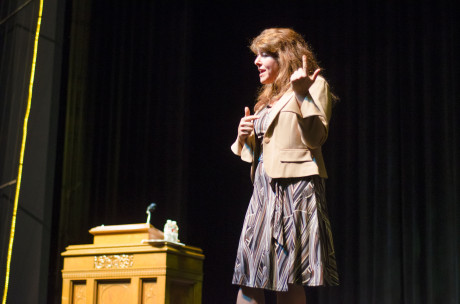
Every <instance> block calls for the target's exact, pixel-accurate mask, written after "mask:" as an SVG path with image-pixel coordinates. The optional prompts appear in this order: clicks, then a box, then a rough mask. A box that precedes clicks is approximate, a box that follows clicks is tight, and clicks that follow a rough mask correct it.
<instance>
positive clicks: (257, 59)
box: [254, 55, 261, 66]
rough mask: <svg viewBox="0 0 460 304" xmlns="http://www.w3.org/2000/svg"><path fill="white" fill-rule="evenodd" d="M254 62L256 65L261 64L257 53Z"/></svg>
mask: <svg viewBox="0 0 460 304" xmlns="http://www.w3.org/2000/svg"><path fill="white" fill-rule="evenodd" d="M254 64H255V65H257V66H259V65H261V62H260V55H258V56H257V57H256V60H254Z"/></svg>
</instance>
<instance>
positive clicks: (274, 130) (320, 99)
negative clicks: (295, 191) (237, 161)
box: [231, 76, 332, 179]
mask: <svg viewBox="0 0 460 304" xmlns="http://www.w3.org/2000/svg"><path fill="white" fill-rule="evenodd" d="M309 92H310V96H307V97H306V98H305V100H304V101H303V102H302V105H301V106H300V107H299V104H298V102H297V100H296V97H295V94H294V92H293V91H292V89H290V90H288V91H287V92H286V93H285V94H284V95H283V96H282V97H281V98H280V100H278V102H276V103H275V105H274V106H273V108H272V110H271V111H270V113H269V124H268V129H267V132H266V133H265V135H264V138H263V140H262V145H263V154H264V157H263V162H264V166H265V171H266V172H267V174H268V176H270V177H271V178H288V177H302V176H310V175H320V176H321V177H327V173H326V167H325V165H324V160H323V155H322V153H321V145H322V144H323V143H324V142H325V141H326V138H327V134H328V130H329V120H330V118H331V108H332V101H331V94H330V91H329V85H328V84H327V82H326V80H325V79H324V78H323V77H321V76H318V77H317V78H316V80H315V82H314V83H313V85H312V86H311V87H310V89H309ZM231 149H232V151H233V153H235V154H236V155H239V156H241V159H242V160H244V161H246V162H250V163H252V170H251V178H252V179H253V178H254V171H255V168H256V165H257V162H258V158H259V154H260V151H259V150H260V149H259V147H258V145H257V144H256V139H255V134H254V132H252V133H251V134H250V135H249V136H248V138H247V139H246V143H245V145H244V147H243V146H241V145H240V144H239V143H238V140H236V141H235V143H233V145H232V147H231Z"/></svg>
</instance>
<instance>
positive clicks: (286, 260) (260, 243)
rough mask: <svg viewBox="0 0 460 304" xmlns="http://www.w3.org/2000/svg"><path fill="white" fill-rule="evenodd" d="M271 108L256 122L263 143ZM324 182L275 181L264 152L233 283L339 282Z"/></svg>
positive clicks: (279, 286)
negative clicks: (265, 163)
mask: <svg viewBox="0 0 460 304" xmlns="http://www.w3.org/2000/svg"><path fill="white" fill-rule="evenodd" d="M269 111H270V108H269V107H266V108H265V109H263V110H262V111H261V112H260V113H259V116H260V118H259V119H257V120H256V121H255V122H254V131H255V133H256V135H257V138H258V142H259V144H260V142H261V139H262V138H263V135H264V133H265V131H266V130H267V127H268V126H267V124H268V113H269ZM338 283H339V279H338V274H337V267H336V261H335V253H334V246H333V241H332V233H331V227H330V223H329V218H328V215H327V207H326V200H325V188H324V180H323V179H322V178H321V177H319V176H317V175H315V176H307V177H301V178H283V179H271V178H270V177H269V176H268V175H267V174H266V173H265V169H264V164H263V152H262V155H261V157H260V158H259V164H258V166H257V169H256V172H255V177H254V192H253V194H252V197H251V201H250V203H249V207H248V210H247V213H246V217H245V219H244V224H243V230H242V232H241V237H240V241H239V245H238V252H237V256H236V262H235V271H234V274H233V284H237V285H243V286H248V287H254V288H264V289H270V290H276V291H287V288H288V284H297V285H307V286H321V285H338Z"/></svg>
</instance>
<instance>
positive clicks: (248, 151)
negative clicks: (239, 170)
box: [231, 132, 255, 163]
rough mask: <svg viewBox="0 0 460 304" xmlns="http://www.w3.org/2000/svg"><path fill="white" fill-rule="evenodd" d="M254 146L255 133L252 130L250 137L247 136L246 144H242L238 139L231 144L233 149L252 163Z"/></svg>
mask: <svg viewBox="0 0 460 304" xmlns="http://www.w3.org/2000/svg"><path fill="white" fill-rule="evenodd" d="M254 147H255V134H254V132H252V133H251V134H250V135H249V136H248V138H246V141H245V144H244V146H241V145H240V143H239V142H238V139H237V140H236V141H235V142H234V143H233V145H232V146H231V150H232V152H233V153H235V154H236V155H238V156H241V159H242V160H243V161H245V162H248V163H252V161H253V159H254Z"/></svg>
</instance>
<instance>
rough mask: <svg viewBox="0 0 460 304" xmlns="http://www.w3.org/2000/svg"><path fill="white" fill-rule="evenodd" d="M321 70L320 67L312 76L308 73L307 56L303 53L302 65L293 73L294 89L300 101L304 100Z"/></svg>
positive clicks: (292, 84) (292, 82) (292, 83)
mask: <svg viewBox="0 0 460 304" xmlns="http://www.w3.org/2000/svg"><path fill="white" fill-rule="evenodd" d="M319 72H320V69H316V71H315V72H313V74H312V75H311V76H310V75H308V67H307V56H305V55H303V56H302V67H301V68H299V69H298V70H297V71H295V72H294V73H293V74H292V75H291V86H292V90H293V91H294V93H295V94H296V96H297V99H299V101H303V99H304V98H305V97H306V96H307V95H308V89H310V87H311V85H312V84H313V82H315V79H316V77H318V74H319Z"/></svg>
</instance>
